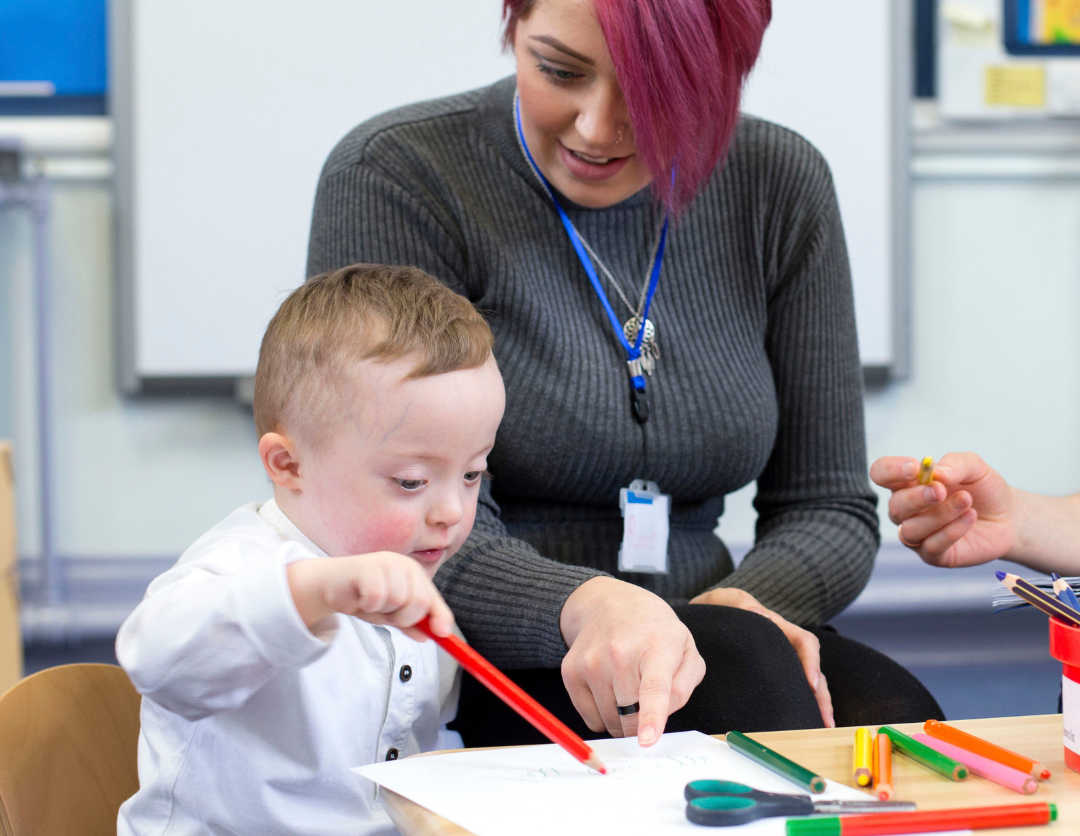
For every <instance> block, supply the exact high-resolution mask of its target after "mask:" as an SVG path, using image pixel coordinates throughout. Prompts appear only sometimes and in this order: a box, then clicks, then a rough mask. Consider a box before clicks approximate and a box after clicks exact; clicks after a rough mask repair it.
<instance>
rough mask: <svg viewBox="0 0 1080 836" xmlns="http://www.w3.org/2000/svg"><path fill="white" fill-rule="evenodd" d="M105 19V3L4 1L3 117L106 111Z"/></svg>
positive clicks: (0, 20)
mask: <svg viewBox="0 0 1080 836" xmlns="http://www.w3.org/2000/svg"><path fill="white" fill-rule="evenodd" d="M106 18H107V13H106V0H0V115H71V114H90V113H105V112H106V98H105V97H106V93H107V90H108V75H107V69H106V68H107V63H108V59H107V55H108V50H107V46H106V37H107V35H106V32H107V23H106ZM35 82H38V84H35Z"/></svg>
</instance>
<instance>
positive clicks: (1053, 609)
mask: <svg viewBox="0 0 1080 836" xmlns="http://www.w3.org/2000/svg"><path fill="white" fill-rule="evenodd" d="M996 574H997V579H998V580H999V581H1001V583H1002V584H1003V585H1004V586H1005V587H1006V588H1007V589H1008V590H1009V591H1010V592H1012V593H1013V594H1014V595H1017V596H1019V597H1020V598H1023V599H1024V600H1025V601H1027V602H1028V603H1029V604H1031V605H1032V606H1033V607H1037V608H1038V609H1040V610H1042V611H1043V612H1044V613H1046V614H1047V615H1051V616H1054V617H1056V618H1060V619H1061V620H1062V621H1064V622H1065V623H1066V624H1070V625H1072V626H1073V627H1080V612H1077V611H1076V610H1074V609H1073V608H1072V607H1070V606H1069V605H1068V604H1063V603H1061V601H1059V600H1058V599H1057V598H1055V597H1054V596H1053V595H1047V594H1046V593H1045V592H1043V591H1042V590H1041V589H1039V588H1038V587H1037V586H1034V585H1032V584H1030V583H1028V582H1027V581H1025V580H1024V579H1023V578H1021V577H1019V576H1017V575H1011V574H1006V573H1005V572H997V573H996Z"/></svg>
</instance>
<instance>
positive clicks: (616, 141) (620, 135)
mask: <svg viewBox="0 0 1080 836" xmlns="http://www.w3.org/2000/svg"><path fill="white" fill-rule="evenodd" d="M622 133H623V129H622V128H619V135H618V137H616V139H615V144H616V145H618V144H619V143H620V142H622Z"/></svg>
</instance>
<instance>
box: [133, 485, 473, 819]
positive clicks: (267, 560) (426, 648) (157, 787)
mask: <svg viewBox="0 0 1080 836" xmlns="http://www.w3.org/2000/svg"><path fill="white" fill-rule="evenodd" d="M324 556H325V553H324V552H323V551H322V550H320V549H319V548H318V547H317V546H316V545H315V544H314V543H312V542H311V541H310V540H309V539H308V538H307V537H305V536H304V534H303V533H302V532H301V531H300V530H299V529H298V528H297V527H296V526H295V525H293V523H292V522H291V521H290V520H289V519H288V518H287V517H286V516H285V514H284V513H282V511H281V509H280V508H278V506H277V504H276V503H275V502H274V501H273V500H271V501H270V502H266V503H261V504H260V503H257V502H253V503H250V504H248V505H245V506H243V507H241V508H239V509H237V510H236V511H234V512H233V513H232V514H230V515H229V516H228V517H227V518H226V519H225V520H223V521H222V522H221V523H219V524H218V525H216V526H214V528H212V529H211V530H210V531H208V532H207V533H206V534H204V535H203V536H202V537H200V538H199V539H198V540H197V541H196V542H195V543H194V544H193V545H192V546H191V547H190V548H189V549H188V550H187V551H185V552H184V554H183V555H182V556H181V558H180V560H179V561H178V562H177V564H176V566H174V567H173V568H172V569H170V570H169V571H168V572H166V573H165V574H163V575H161V576H160V577H158V578H157V579H155V580H154V582H153V583H151V584H150V587H149V588H148V589H147V592H146V597H145V598H144V599H143V601H142V603H140V604H139V606H138V607H137V608H136V609H135V611H134V612H133V613H132V614H131V615H130V616H129V617H128V619H127V621H125V622H124V625H123V626H122V627H121V628H120V633H119V635H118V636H117V640H116V653H117V658H118V659H119V661H120V664H121V665H123V667H124V669H125V670H126V671H127V673H128V675H129V676H130V677H131V680H132V682H134V683H135V687H136V688H137V689H138V690H139V692H140V693H141V694H142V695H143V701H142V712H141V722H142V729H141V731H140V734H139V791H138V792H137V793H136V794H135V795H134V796H132V797H131V798H129V799H128V800H127V801H126V802H124V804H123V806H122V807H121V808H120V814H119V819H118V833H119V834H120V836H129V834H130V835H132V836H133V835H134V834H138V836H149V835H150V834H154V836H157V835H158V834H169V836H188V835H189V834H219V833H221V834H224V833H229V834H234V833H260V834H270V833H281V834H286V833H287V834H312V836H314V835H315V834H318V835H319V836H323V834H327V835H328V834H350V836H355V834H384V833H395V832H396V831H395V829H394V826H393V824H392V823H391V822H390V819H389V817H388V816H387V814H386V812H385V810H383V808H382V805H381V804H380V803H379V801H378V793H377V788H376V786H375V785H374V784H372V783H371V782H370V781H368V780H366V779H364V778H361V777H360V776H358V775H357V774H356V773H354V772H351V771H350V768H351V767H354V766H360V765H362V764H367V763H373V762H375V761H381V760H384V759H386V756H387V752H388V751H389V750H390V749H397V750H398V752H399V756H400V757H405V756H407V755H411V754H415V753H417V752H422V751H430V750H433V749H441V748H456V747H460V746H461V745H462V744H461V738H460V736H458V735H457V733H456V732H450V731H447V730H446V729H445V728H443V727H442V726H443V724H444V723H446V722H448V721H449V720H452V719H453V717H454V715H455V713H456V711H457V697H458V691H459V688H460V679H461V678H460V676H459V675H458V674H459V670H460V669H459V668H458V666H457V664H456V663H455V662H454V661H453V660H452V659H450V657H448V656H447V655H446V654H445V653H443V652H442V651H441V650H439V649H438V647H437V646H436V645H435V643H434V642H430V641H429V642H424V643H422V644H421V643H419V642H415V641H413V640H412V639H410V638H408V637H407V636H405V635H404V634H403V633H401V632H399V631H398V630H396V629H394V628H392V627H376V626H374V625H372V624H368V623H367V622H364V621H361V620H360V619H357V618H352V617H347V616H344V615H336V616H333V617H331V618H328V619H326V621H325V622H323V623H321V624H319V625H317V627H316V630H315V634H313V633H312V631H311V630H309V629H308V628H307V626H305V624H304V622H303V621H302V620H301V619H300V615H299V613H297V611H296V607H295V605H294V604H293V600H292V594H291V593H290V591H289V586H288V581H287V579H286V575H285V567H286V566H287V565H288V564H290V563H292V562H294V561H297V560H306V559H309V558H312V557H324ZM404 665H408V666H409V667H410V668H411V669H412V676H411V678H409V680H408V682H403V681H402V678H401V670H402V667H403V666H404Z"/></svg>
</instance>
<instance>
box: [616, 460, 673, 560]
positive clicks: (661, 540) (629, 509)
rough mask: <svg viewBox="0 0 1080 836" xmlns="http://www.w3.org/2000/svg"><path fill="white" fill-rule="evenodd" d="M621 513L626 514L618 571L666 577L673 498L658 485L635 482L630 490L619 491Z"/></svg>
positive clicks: (638, 480)
mask: <svg viewBox="0 0 1080 836" xmlns="http://www.w3.org/2000/svg"><path fill="white" fill-rule="evenodd" d="M619 510H621V511H622V515H623V538H622V546H621V547H620V548H619V571H620V572H649V573H651V574H654V575H666V574H667V543H668V515H669V514H670V513H671V497H670V496H668V495H667V494H663V493H660V488H659V487H658V486H657V484H656V482H646V481H645V480H644V479H635V480H634V481H633V482H631V483H630V487H629V488H621V489H620V490H619Z"/></svg>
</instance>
